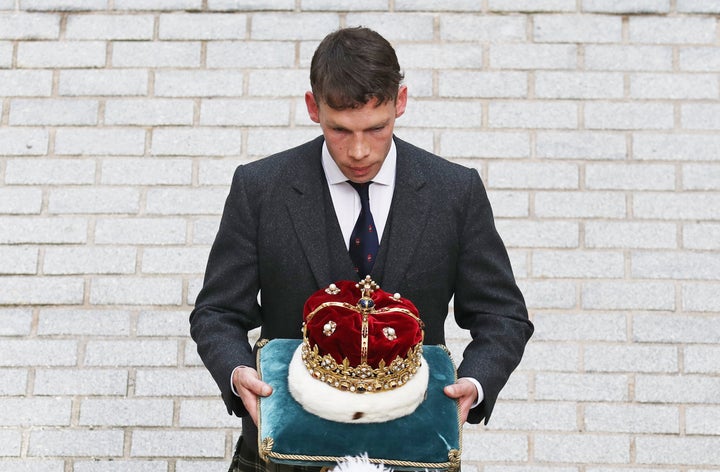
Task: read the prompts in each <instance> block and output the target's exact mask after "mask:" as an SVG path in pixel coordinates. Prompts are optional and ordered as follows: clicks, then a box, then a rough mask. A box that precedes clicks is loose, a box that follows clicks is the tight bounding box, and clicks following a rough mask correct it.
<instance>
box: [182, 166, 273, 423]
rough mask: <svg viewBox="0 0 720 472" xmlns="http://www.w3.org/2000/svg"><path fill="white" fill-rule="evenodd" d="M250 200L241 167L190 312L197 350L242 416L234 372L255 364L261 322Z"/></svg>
mask: <svg viewBox="0 0 720 472" xmlns="http://www.w3.org/2000/svg"><path fill="white" fill-rule="evenodd" d="M252 200H256V199H252ZM250 201H251V199H250V198H249V197H248V183H247V179H246V176H245V173H244V169H243V167H242V166H241V167H238V168H237V170H236V171H235V175H234V177H233V181H232V185H231V187H230V193H229V195H228V197H227V200H226V202H225V208H224V210H223V215H222V219H221V221H220V227H219V229H218V233H217V236H216V238H215V241H214V243H213V245H212V248H211V250H210V255H209V258H208V263H207V268H206V271H205V279H204V283H203V287H202V289H201V290H200V293H199V294H198V297H197V300H196V302H195V308H194V310H193V311H192V313H191V314H190V335H191V336H192V338H193V340H194V341H195V342H196V344H197V350H198V354H199V355H200V357H201V358H202V360H203V363H204V364H205V366H206V367H207V369H208V370H209V371H210V373H211V375H212V377H213V378H214V380H215V382H216V383H217V385H218V387H219V388H220V391H221V393H222V398H223V400H224V401H225V405H226V406H227V409H228V413H230V414H232V413H235V414H236V415H238V416H244V415H246V414H247V411H246V410H245V407H244V406H243V404H242V401H241V400H240V399H239V398H238V397H236V396H235V395H234V394H233V392H232V390H231V386H230V381H231V375H232V371H233V369H234V368H235V367H237V366H239V365H246V366H252V367H254V365H255V358H254V355H253V353H252V349H251V347H250V344H249V342H248V331H250V330H251V329H253V328H256V327H258V326H259V325H260V323H261V313H260V306H259V304H258V301H257V296H258V291H259V277H258V256H257V245H256V235H257V214H254V213H253V209H252V207H251V205H250Z"/></svg>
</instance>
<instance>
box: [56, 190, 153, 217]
mask: <svg viewBox="0 0 720 472" xmlns="http://www.w3.org/2000/svg"><path fill="white" fill-rule="evenodd" d="M139 205H140V193H139V191H138V190H137V189H134V188H97V187H96V188H64V189H57V190H51V191H50V194H49V201H48V211H49V212H50V213H137V211H138V209H139Z"/></svg>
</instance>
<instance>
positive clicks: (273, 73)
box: [248, 69, 310, 97]
mask: <svg viewBox="0 0 720 472" xmlns="http://www.w3.org/2000/svg"><path fill="white" fill-rule="evenodd" d="M309 88H310V87H309V83H308V74H307V71H305V70H295V69H293V70H265V69H262V70H251V71H250V72H249V79H248V93H249V94H250V95H252V96H258V97H301V96H303V95H304V94H305V92H306V91H307V90H308V89H309Z"/></svg>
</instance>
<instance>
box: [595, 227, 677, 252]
mask: <svg viewBox="0 0 720 472" xmlns="http://www.w3.org/2000/svg"><path fill="white" fill-rule="evenodd" d="M585 244H586V245H587V247H591V248H645V249H664V248H668V249H669V248H675V247H677V227H676V225H675V224H673V223H654V222H653V223H644V222H634V221H628V222H626V221H588V222H586V223H585Z"/></svg>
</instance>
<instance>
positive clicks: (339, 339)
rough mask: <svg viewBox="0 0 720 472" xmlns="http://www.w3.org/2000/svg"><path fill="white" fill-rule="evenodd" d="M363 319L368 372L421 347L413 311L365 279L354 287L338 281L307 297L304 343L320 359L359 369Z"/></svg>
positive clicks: (419, 328)
mask: <svg viewBox="0 0 720 472" xmlns="http://www.w3.org/2000/svg"><path fill="white" fill-rule="evenodd" d="M368 289H369V290H368ZM363 294H365V298H366V300H365V301H364V302H363V300H362V298H363ZM367 298H370V299H371V300H372V302H367ZM363 303H364V304H363ZM368 304H369V305H371V306H370V307H368V306H367V305H368ZM364 316H366V317H367V346H366V357H367V359H366V361H365V363H366V364H367V365H369V366H370V367H372V368H373V369H375V368H378V367H379V366H381V365H383V364H384V365H389V364H390V363H391V362H392V361H393V360H395V359H396V358H398V357H399V358H401V359H403V358H405V357H406V356H408V353H409V352H410V351H411V350H412V349H413V348H415V347H416V346H418V345H421V344H422V340H423V323H422V321H421V320H420V316H419V314H418V310H417V308H416V307H415V305H413V303H412V302H411V301H410V300H407V299H405V298H402V297H400V295H398V294H394V295H391V294H390V293H388V292H385V291H383V290H380V288H379V287H378V286H377V285H375V283H374V282H372V281H371V280H370V278H369V277H368V278H366V279H365V280H364V281H361V282H360V283H359V284H358V283H356V282H352V281H349V280H344V281H340V282H337V283H335V284H332V285H331V286H330V287H328V288H326V289H321V290H318V291H317V292H315V293H314V294H313V295H311V296H310V298H308V300H307V301H306V302H305V307H304V310H303V320H304V324H303V332H304V337H305V341H306V342H307V344H308V345H309V347H310V348H315V346H317V349H318V353H319V355H320V356H325V355H330V356H332V357H333V359H335V361H336V362H337V363H342V362H343V361H344V360H345V359H347V360H348V362H349V365H351V366H358V365H360V364H361V363H362V357H363V355H362V351H363V342H362V338H363V332H362V331H363V317H364Z"/></svg>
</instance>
